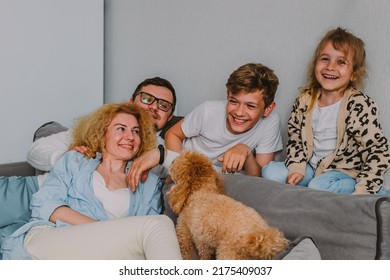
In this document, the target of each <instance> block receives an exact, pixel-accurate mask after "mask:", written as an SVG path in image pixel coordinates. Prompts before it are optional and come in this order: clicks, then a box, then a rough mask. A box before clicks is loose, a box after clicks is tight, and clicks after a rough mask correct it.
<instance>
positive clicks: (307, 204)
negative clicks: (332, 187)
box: [0, 162, 390, 260]
mask: <svg viewBox="0 0 390 280" xmlns="http://www.w3.org/2000/svg"><path fill="white" fill-rule="evenodd" d="M13 175H19V176H28V175H35V169H34V168H32V167H31V166H30V165H29V164H28V163H26V162H19V163H11V164H0V176H13ZM223 178H224V181H225V184H226V190H227V192H228V194H229V195H230V196H232V197H233V198H235V199H237V200H239V201H241V202H243V203H245V204H246V205H248V206H251V207H253V208H254V209H256V210H257V211H258V212H259V213H261V215H262V216H263V217H264V218H265V219H266V220H267V221H268V222H269V223H270V224H271V225H272V226H275V227H277V228H279V229H280V230H281V231H283V232H284V233H285V235H286V237H287V238H289V239H290V240H294V239H296V238H298V237H300V236H309V237H311V238H312V240H313V241H314V243H315V245H316V246H317V248H318V251H319V253H320V255H321V258H322V259H330V260H343V259H348V260H355V259H357V260H373V259H390V197H385V196H379V195H359V196H354V195H342V194H334V193H328V192H322V191H317V190H310V189H307V188H303V187H296V186H290V185H287V184H279V183H276V182H273V181H269V180H266V179H264V178H256V177H249V176H243V175H225V176H224V177H223ZM165 207H166V209H165V214H166V215H168V216H170V217H171V218H172V219H173V220H174V219H175V215H173V214H172V212H171V211H170V209H169V205H167V204H166V203H165Z"/></svg>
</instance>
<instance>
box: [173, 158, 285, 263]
mask: <svg viewBox="0 0 390 280" xmlns="http://www.w3.org/2000/svg"><path fill="white" fill-rule="evenodd" d="M169 171H170V175H171V178H172V180H173V181H174V185H173V186H172V187H171V189H170V191H169V193H168V199H169V204H170V206H171V208H172V210H173V211H174V212H175V213H176V214H178V215H179V217H178V220H177V226H176V231H177V235H178V239H179V244H180V249H181V253H182V256H183V258H184V259H192V258H194V257H195V256H196V250H197V253H198V255H199V258H200V259H212V258H216V259H229V260H233V259H236V260H249V259H272V258H273V257H274V256H276V255H277V254H278V253H279V252H280V251H282V250H283V249H284V248H285V247H286V246H287V245H288V243H289V241H288V240H287V239H286V238H285V237H284V235H283V233H282V232H280V231H279V230H277V229H276V228H273V227H270V226H269V225H268V224H267V222H266V221H265V220H264V219H263V218H262V217H261V216H260V215H259V214H258V213H257V212H256V211H255V210H254V209H252V208H250V207H247V206H245V205H244V204H242V203H241V202H238V201H236V200H234V199H232V198H230V197H228V196H227V195H226V194H225V191H224V185H223V180H222V178H221V176H220V175H219V173H218V172H217V171H216V170H215V169H214V167H213V165H212V163H211V161H210V160H209V159H208V158H207V157H205V156H204V155H202V154H200V153H198V152H195V151H184V152H181V153H180V155H179V157H177V158H176V159H175V160H174V162H173V163H172V165H171V167H170V169H169Z"/></svg>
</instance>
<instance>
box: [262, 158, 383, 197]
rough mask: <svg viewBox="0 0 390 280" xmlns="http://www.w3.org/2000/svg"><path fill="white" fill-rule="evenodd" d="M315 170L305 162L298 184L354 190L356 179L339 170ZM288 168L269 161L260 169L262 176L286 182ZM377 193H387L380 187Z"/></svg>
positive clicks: (350, 191)
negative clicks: (318, 172)
mask: <svg viewBox="0 0 390 280" xmlns="http://www.w3.org/2000/svg"><path fill="white" fill-rule="evenodd" d="M314 175H315V170H314V168H313V167H311V165H310V164H306V173H305V176H304V177H303V179H302V180H301V181H300V182H299V183H298V185H300V186H304V187H308V188H311V189H317V190H323V191H328V192H335V193H343V194H351V193H353V192H354V191H355V184H356V180H355V179H354V178H352V177H351V176H349V175H348V174H345V173H343V172H340V171H336V170H332V171H327V172H325V173H322V174H321V175H318V176H314ZM287 176H288V169H287V167H286V165H285V164H284V162H275V161H271V162H270V163H269V164H268V165H266V166H264V167H263V169H262V177H264V178H266V179H269V180H273V181H276V182H279V183H286V182H287ZM378 194H379V195H388V194H387V192H386V189H385V188H384V187H382V188H381V189H380V191H379V192H378Z"/></svg>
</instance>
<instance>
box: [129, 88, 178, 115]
mask: <svg viewBox="0 0 390 280" xmlns="http://www.w3.org/2000/svg"><path fill="white" fill-rule="evenodd" d="M137 95H141V96H140V100H141V102H142V103H144V104H147V105H151V104H153V102H154V101H157V108H159V109H160V110H161V111H164V112H168V111H169V110H170V109H171V108H172V106H173V104H172V103H171V102H169V101H166V100H164V99H160V98H157V97H155V96H153V95H151V94H149V93H147V92H143V91H140V92H138V93H137V94H136V95H135V96H134V98H135V97H136V96H137Z"/></svg>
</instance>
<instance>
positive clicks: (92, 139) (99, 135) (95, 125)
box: [70, 103, 156, 158]
mask: <svg viewBox="0 0 390 280" xmlns="http://www.w3.org/2000/svg"><path fill="white" fill-rule="evenodd" d="M119 113H124V114H129V115H133V116H134V117H135V118H136V119H137V121H138V124H139V126H140V139H141V146H140V149H139V151H138V153H137V154H136V156H135V157H134V158H137V157H139V156H140V155H142V154H144V153H145V152H147V151H150V150H151V149H153V148H155V147H156V131H155V129H154V127H153V124H152V123H151V121H150V117H149V116H148V114H147V112H146V111H145V110H144V109H142V108H141V107H139V106H138V105H136V104H129V103H111V104H106V105H103V106H102V107H100V108H99V109H98V110H96V111H94V112H93V113H91V114H89V115H86V116H84V117H81V118H79V119H78V120H77V121H76V124H75V126H74V128H73V141H72V144H71V145H70V148H72V147H76V146H85V147H87V148H88V151H87V152H86V153H85V156H86V157H87V158H95V157H96V153H98V152H99V153H102V152H103V151H104V149H105V142H104V137H103V136H104V135H105V133H106V132H107V128H108V126H109V125H110V123H111V122H112V120H113V118H114V117H115V116H116V115H117V114H119Z"/></svg>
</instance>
